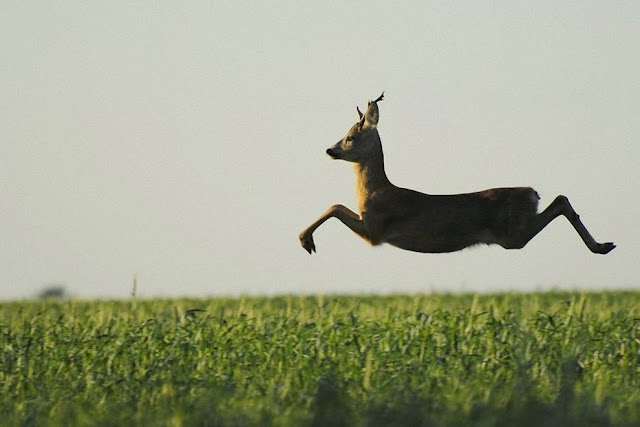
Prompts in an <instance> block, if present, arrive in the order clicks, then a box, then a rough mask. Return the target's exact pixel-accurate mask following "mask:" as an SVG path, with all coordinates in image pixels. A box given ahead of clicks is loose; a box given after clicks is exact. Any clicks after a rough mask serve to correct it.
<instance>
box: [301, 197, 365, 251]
mask: <svg viewBox="0 0 640 427" xmlns="http://www.w3.org/2000/svg"><path fill="white" fill-rule="evenodd" d="M332 217H335V218H338V219H339V220H340V221H342V223H343V224H344V225H346V226H347V227H349V228H350V229H351V231H353V232H354V233H356V234H357V235H359V236H360V237H362V238H364V239H368V238H369V231H368V230H367V227H366V225H365V223H364V221H362V219H361V218H360V216H358V214H356V213H355V212H353V211H351V210H350V209H348V208H347V207H345V206H343V205H333V206H331V207H330V208H329V209H327V211H326V212H325V213H324V214H323V215H322V216H321V217H320V218H318V219H317V220H316V222H314V223H313V224H311V225H310V226H309V227H307V228H306V229H305V230H304V231H303V232H302V233H300V236H299V238H300V244H301V245H302V247H303V248H304V249H305V250H306V251H307V252H309V253H312V252H315V251H316V245H315V243H313V232H314V231H316V228H318V227H320V225H322V223H324V222H325V221H326V220H328V219H329V218H332Z"/></svg>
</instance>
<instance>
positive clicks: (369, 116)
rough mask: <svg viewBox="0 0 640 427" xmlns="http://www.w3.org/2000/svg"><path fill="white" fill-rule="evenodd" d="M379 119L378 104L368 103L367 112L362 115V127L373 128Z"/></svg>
mask: <svg viewBox="0 0 640 427" xmlns="http://www.w3.org/2000/svg"><path fill="white" fill-rule="evenodd" d="M379 119H380V113H379V111H378V104H376V103H375V102H371V101H369V105H368V106H367V111H366V112H365V113H364V123H363V127H365V128H367V127H370V128H375V127H376V126H377V125H378V120H379Z"/></svg>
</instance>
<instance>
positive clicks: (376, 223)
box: [299, 92, 616, 254]
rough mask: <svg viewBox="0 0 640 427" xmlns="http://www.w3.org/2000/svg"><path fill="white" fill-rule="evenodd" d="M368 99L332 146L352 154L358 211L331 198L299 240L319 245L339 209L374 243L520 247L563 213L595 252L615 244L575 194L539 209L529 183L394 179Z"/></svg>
mask: <svg viewBox="0 0 640 427" xmlns="http://www.w3.org/2000/svg"><path fill="white" fill-rule="evenodd" d="M383 97H384V92H382V95H380V96H379V97H378V99H376V100H375V101H369V104H368V106H367V110H366V112H365V113H364V114H363V113H362V112H361V111H360V109H359V108H357V107H356V110H357V111H358V115H359V116H360V120H359V121H358V122H357V123H356V124H354V125H353V126H352V127H351V129H349V132H347V134H346V136H345V137H344V138H342V139H341V140H340V141H338V143H337V144H335V145H334V146H333V147H331V148H329V149H328V150H327V154H328V155H329V156H330V157H332V158H333V159H340V160H346V161H348V162H353V164H354V171H355V174H356V196H357V199H358V208H359V210H360V215H358V214H356V213H355V212H353V211H351V210H349V209H348V208H346V207H345V206H343V205H333V206H331V207H330V208H329V209H328V210H327V211H326V212H325V213H324V214H323V215H322V216H321V217H320V218H318V220H316V221H315V222H314V223H313V224H311V225H310V226H309V227H307V228H306V229H305V230H304V231H303V232H302V233H300V236H299V238H300V243H301V244H302V247H303V248H304V249H306V251H307V252H309V253H310V254H311V253H312V252H315V250H316V246H315V243H314V242H313V232H314V231H315V230H316V229H317V228H318V227H319V226H320V225H321V224H322V223H324V222H325V221H326V220H328V219H329V218H332V217H335V218H338V219H339V220H340V221H342V223H343V224H344V225H346V226H347V227H349V228H350V229H351V230H352V231H353V232H354V233H356V234H357V235H359V236H360V237H362V238H363V239H364V240H366V241H367V242H369V243H370V244H372V245H379V244H381V243H389V244H390V245H393V246H396V247H398V248H401V249H406V250H409V251H415V252H424V253H443V252H454V251H459V250H461V249H464V248H467V247H469V246H473V245H476V244H479V243H485V244H487V245H489V244H498V245H500V246H502V247H503V248H505V249H521V248H523V247H524V246H525V245H526V244H527V243H528V242H529V241H530V240H531V239H532V238H533V237H534V236H535V235H536V234H538V233H539V232H540V231H541V230H542V229H543V228H544V227H546V226H547V224H549V223H550V222H551V221H553V220H554V219H555V218H556V217H558V216H560V215H564V216H565V217H566V218H567V219H568V220H569V222H570V223H571V225H572V226H573V228H575V230H576V231H577V232H578V234H579V235H580V237H581V238H582V240H583V241H584V243H585V245H587V247H588V248H589V249H590V250H591V252H593V253H596V254H607V253H609V252H611V251H612V250H613V249H614V248H615V247H616V246H615V245H614V244H613V243H612V242H608V243H598V242H596V241H595V240H594V238H593V237H591V234H589V232H588V231H587V229H586V227H585V226H584V225H583V224H582V222H581V221H580V217H579V216H578V214H577V213H576V211H574V210H573V208H572V207H571V204H570V203H569V199H567V198H566V197H565V196H558V197H556V198H555V200H554V201H553V202H552V203H551V205H549V207H548V208H547V209H545V210H544V211H542V212H540V213H538V200H539V199H540V197H538V193H536V191H535V190H534V189H533V188H530V187H517V188H492V189H489V190H484V191H480V192H476V193H467V194H452V195H430V194H424V193H420V192H418V191H414V190H409V189H406V188H400V187H396V186H395V185H393V184H392V183H391V182H390V181H389V179H388V178H387V175H386V173H385V171H384V159H383V155H382V143H381V141H380V135H379V134H378V130H377V129H376V126H377V125H378V119H379V112H378V102H380V101H382V99H383Z"/></svg>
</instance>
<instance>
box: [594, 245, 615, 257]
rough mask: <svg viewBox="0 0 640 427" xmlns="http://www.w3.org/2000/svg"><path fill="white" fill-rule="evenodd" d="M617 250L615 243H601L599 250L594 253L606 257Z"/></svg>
mask: <svg viewBox="0 0 640 427" xmlns="http://www.w3.org/2000/svg"><path fill="white" fill-rule="evenodd" d="M615 248H616V245H615V244H614V243H613V242H607V243H599V244H598V248H597V250H596V251H594V252H596V253H598V254H602V255H605V254H608V253H609V252H611V251H612V250H614V249H615Z"/></svg>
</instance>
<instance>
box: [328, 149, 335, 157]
mask: <svg viewBox="0 0 640 427" xmlns="http://www.w3.org/2000/svg"><path fill="white" fill-rule="evenodd" d="M327 154H328V155H329V156H331V157H335V156H336V155H335V154H334V152H333V150H332V149H331V148H327Z"/></svg>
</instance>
